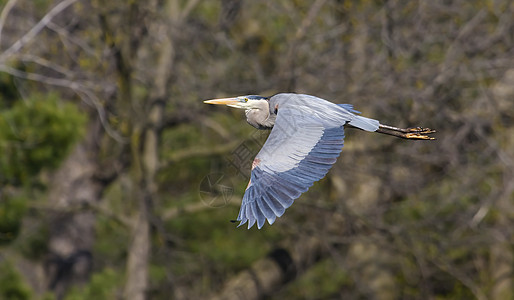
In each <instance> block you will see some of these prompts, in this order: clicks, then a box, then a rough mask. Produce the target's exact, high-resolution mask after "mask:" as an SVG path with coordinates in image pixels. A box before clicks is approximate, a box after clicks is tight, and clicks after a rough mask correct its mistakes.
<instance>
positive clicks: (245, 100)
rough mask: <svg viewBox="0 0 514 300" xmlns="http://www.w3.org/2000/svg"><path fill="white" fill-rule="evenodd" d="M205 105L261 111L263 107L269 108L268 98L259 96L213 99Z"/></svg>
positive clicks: (206, 101)
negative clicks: (221, 105)
mask: <svg viewBox="0 0 514 300" xmlns="http://www.w3.org/2000/svg"><path fill="white" fill-rule="evenodd" d="M203 103H207V104H218V105H220V104H224V105H227V106H230V107H236V108H242V109H246V110H249V109H259V108H262V107H263V105H266V107H267V106H268V98H266V97H262V96H257V95H247V96H239V97H233V98H220V99H212V100H205V101H204V102H203Z"/></svg>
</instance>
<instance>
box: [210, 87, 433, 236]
mask: <svg viewBox="0 0 514 300" xmlns="http://www.w3.org/2000/svg"><path fill="white" fill-rule="evenodd" d="M204 102H205V103H209V104H225V105H228V106H231V107H237V108H242V109H245V110H246V117H247V121H248V123H249V124H250V125H252V126H254V127H255V128H258V129H271V133H270V135H269V137H268V139H267V140H266V142H265V143H264V145H263V147H262V149H261V151H259V153H258V154H257V156H256V157H255V159H254V161H253V164H252V172H251V177H250V182H249V183H248V187H247V188H246V192H245V194H244V196H243V201H242V203H241V209H240V211H239V215H238V217H237V220H238V221H240V224H239V226H241V225H243V224H245V223H247V222H248V228H251V227H252V226H253V225H254V224H255V223H257V227H258V228H259V229H260V228H262V226H263V225H264V223H265V220H268V223H269V224H270V225H271V224H273V222H275V220H276V218H277V217H280V216H282V215H283V214H284V211H285V210H286V208H288V207H290V206H291V205H292V204H293V202H294V200H296V199H297V198H298V197H300V195H301V194H302V193H304V192H306V191H307V190H308V189H309V188H310V187H311V186H312V185H313V184H314V182H316V181H318V180H320V179H322V178H323V177H324V176H325V175H326V174H327V172H328V171H329V170H330V168H331V167H332V165H333V164H334V163H335V162H336V160H337V157H338V156H339V154H340V153H341V150H342V147H343V139H344V129H343V126H345V125H347V126H348V125H349V126H352V127H356V128H359V129H362V130H365V131H370V132H379V133H385V134H390V135H394V136H397V137H402V138H407V139H423V140H430V139H433V138H432V137H429V136H427V135H425V134H430V133H433V132H435V131H434V130H431V129H428V128H421V127H414V128H407V129H402V128H397V127H392V126H387V125H382V124H380V123H379V121H377V120H373V119H369V118H366V117H363V116H360V115H358V114H359V112H357V111H355V110H353V107H352V106H351V105H349V104H334V103H332V102H329V101H326V100H324V99H321V98H318V97H314V96H310V95H303V94H290V93H283V94H277V95H275V96H272V97H270V98H267V97H262V96H255V95H250V96H241V97H235V98H223V99H214V100H207V101H204Z"/></svg>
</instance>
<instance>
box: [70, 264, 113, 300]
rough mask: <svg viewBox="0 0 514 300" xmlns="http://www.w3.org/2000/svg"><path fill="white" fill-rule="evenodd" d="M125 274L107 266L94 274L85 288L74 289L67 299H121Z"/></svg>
mask: <svg viewBox="0 0 514 300" xmlns="http://www.w3.org/2000/svg"><path fill="white" fill-rule="evenodd" d="M122 282H123V276H122V275H120V273H119V272H116V271H115V270H113V269H110V268H106V269H104V270H102V271H101V272H98V273H95V274H93V276H92V277H91V281H90V282H89V284H88V285H87V286H85V287H83V288H75V289H73V290H72V291H71V292H70V293H69V294H68V295H67V296H66V298H65V299H66V300H89V299H97V300H111V299H119V298H120V297H119V296H120V285H121V283H122Z"/></svg>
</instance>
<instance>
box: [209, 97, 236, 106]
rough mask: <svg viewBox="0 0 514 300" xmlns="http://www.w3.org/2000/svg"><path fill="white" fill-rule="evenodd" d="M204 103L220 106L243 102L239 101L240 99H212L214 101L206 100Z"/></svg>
mask: <svg viewBox="0 0 514 300" xmlns="http://www.w3.org/2000/svg"><path fill="white" fill-rule="evenodd" d="M203 103H207V104H218V105H222V104H224V105H236V104H240V103H241V101H239V100H238V98H220V99H212V100H205V101H204V102H203Z"/></svg>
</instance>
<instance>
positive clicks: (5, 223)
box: [0, 194, 26, 246]
mask: <svg viewBox="0 0 514 300" xmlns="http://www.w3.org/2000/svg"><path fill="white" fill-rule="evenodd" d="M25 203H26V201H25V199H23V198H16V197H12V198H7V197H5V196H3V197H2V195H1V194H0V246H1V245H4V244H9V243H10V242H11V241H13V240H14V239H15V238H16V237H17V236H18V233H19V231H20V229H21V219H22V216H23V214H24V213H25V209H26V205H25Z"/></svg>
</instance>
